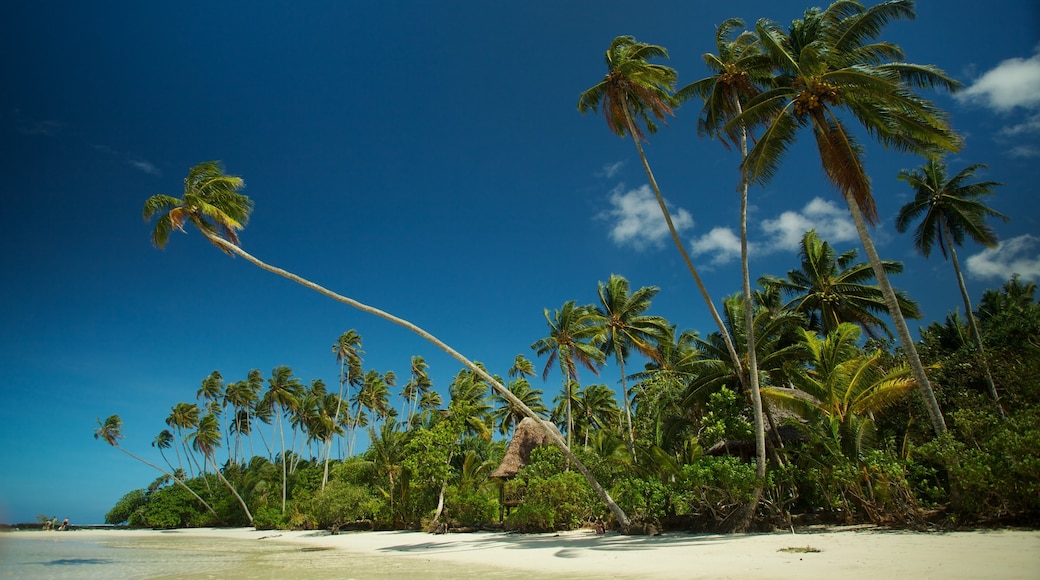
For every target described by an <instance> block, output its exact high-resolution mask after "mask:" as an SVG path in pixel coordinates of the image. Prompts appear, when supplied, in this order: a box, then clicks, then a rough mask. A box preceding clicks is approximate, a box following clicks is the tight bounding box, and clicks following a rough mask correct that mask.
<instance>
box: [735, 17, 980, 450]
mask: <svg viewBox="0 0 1040 580" xmlns="http://www.w3.org/2000/svg"><path fill="white" fill-rule="evenodd" d="M913 17H914V10H913V2H911V1H910V0H890V1H888V2H882V3H881V4H878V5H876V6H872V7H870V8H865V7H864V6H863V5H862V4H860V3H858V2H855V1H852V0H839V1H837V2H834V3H833V4H831V5H830V6H829V7H828V8H826V9H824V10H821V9H819V8H811V9H809V10H807V11H806V12H805V15H804V17H803V18H802V19H800V20H795V21H794V22H792V23H791V26H790V28H789V29H788V30H787V31H786V32H785V31H784V30H783V29H781V28H780V26H779V25H777V24H776V23H774V22H771V21H769V20H764V19H763V20H759V21H758V23H757V25H756V31H757V33H758V37H759V40H760V42H761V43H762V47H763V50H765V52H766V53H767V54H768V55H769V57H770V58H771V60H772V64H773V67H774V70H775V76H774V82H773V87H772V88H770V89H769V90H766V91H765V92H763V93H762V94H760V95H758V96H757V97H755V98H754V99H752V100H751V101H750V102H749V103H748V104H747V107H746V108H745V110H744V112H743V113H742V114H741V115H739V116H738V117H737V118H736V119H734V120H732V121H730V124H731V125H732V126H736V127H740V126H756V125H759V124H762V125H763V126H764V129H763V130H762V132H761V135H760V137H759V139H758V141H757V142H756V143H755V146H754V147H753V148H752V149H751V151H750V152H748V156H747V158H746V159H745V161H744V169H745V171H746V172H747V174H748V178H749V179H750V180H751V182H752V183H754V182H765V181H768V180H769V179H770V178H772V177H773V176H774V175H775V174H776V172H777V171H778V169H779V166H780V160H781V159H782V157H783V154H784V153H785V152H786V150H787V149H788V148H789V147H790V146H791V144H792V143H793V142H794V141H795V139H796V137H797V134H798V130H799V129H801V128H803V127H807V128H810V129H811V130H812V133H813V137H814V138H815V140H816V145H817V149H818V150H819V154H820V161H821V162H822V165H823V169H824V172H825V173H826V174H827V177H828V179H830V181H831V182H832V183H833V184H834V185H835V187H836V188H837V189H838V191H839V193H840V194H841V196H842V198H843V199H844V200H845V202H846V204H847V205H848V207H849V212H850V213H851V215H852V220H853V222H854V223H855V226H856V231H857V233H858V234H859V237H860V241H861V242H862V244H863V249H864V250H865V251H866V254H867V258H868V259H869V261H870V264H871V266H872V267H873V269H874V273H875V275H876V276H877V280H878V284H879V285H880V286H881V290H882V292H883V294H884V297H885V302H886V304H887V306H888V310H889V312H890V314H891V316H892V319H893V323H894V324H895V327H896V332H897V334H898V335H899V339H900V342H901V343H902V345H903V350H904V351H905V353H906V356H907V359H908V361H909V363H910V366H911V368H912V369H913V371H914V377H915V378H916V379H917V383H918V388H919V389H920V391H921V395H922V397H923V398H924V401H925V405H926V407H927V408H928V413H929V415H930V418H931V422H932V427H933V429H934V430H935V432H936V434H941V433H944V432H945V431H946V422H945V420H944V419H943V416H942V411H941V410H940V408H939V403H938V402H937V401H936V399H935V393H934V392H933V390H932V388H931V383H929V381H928V376H927V375H926V374H925V370H924V365H923V364H922V363H921V359H920V357H919V356H918V354H917V349H916V348H915V346H914V341H913V338H912V337H911V336H910V330H909V328H908V327H907V324H906V320H905V319H904V318H903V314H902V312H901V311H900V309H899V302H898V299H897V297H896V293H895V290H893V289H892V285H891V284H890V283H889V281H888V276H887V275H886V273H885V270H884V267H883V266H882V263H881V258H880V257H878V254H877V250H876V249H875V247H874V243H873V240H872V239H871V237H870V233H869V231H868V230H867V226H868V225H873V224H875V223H877V221H878V214H877V208H876V206H875V203H874V198H873V195H872V193H871V187H870V178H869V177H868V175H867V172H866V169H865V168H864V165H863V147H862V145H861V144H860V143H859V142H858V141H857V140H856V139H855V137H853V135H852V132H851V130H850V129H851V128H850V127H849V126H848V123H849V122H850V121H858V122H859V123H860V124H862V125H863V127H864V128H865V129H866V131H867V133H868V134H869V135H870V136H871V137H873V138H874V139H876V140H878V141H880V142H881V143H882V145H884V146H886V147H891V148H894V149H896V150H899V151H906V152H912V153H918V154H922V155H926V156H928V155H932V154H935V153H936V152H938V151H941V150H948V151H955V150H957V149H959V148H960V146H961V138H960V137H959V136H957V134H956V133H954V132H953V131H952V130H951V129H950V126H949V123H948V120H947V116H946V114H945V113H943V112H942V111H941V110H940V109H939V108H938V107H936V106H935V104H934V103H932V102H931V101H928V100H926V99H924V98H922V97H921V96H920V95H918V94H917V93H916V92H915V90H914V89H916V88H943V89H948V90H954V89H956V88H957V87H958V86H959V85H958V83H957V82H956V81H955V80H953V79H952V78H950V77H949V76H947V75H946V74H945V73H944V72H943V71H942V70H940V69H938V68H936V67H934V66H930V65H918V64H911V63H905V62H899V60H900V59H902V58H903V52H902V50H901V49H900V48H899V47H898V46H896V45H895V44H892V43H890V42H881V41H876V39H877V38H878V37H879V36H880V35H881V32H882V29H883V28H884V25H885V24H887V23H888V22H890V21H892V20H896V19H904V18H905V19H911V18H913Z"/></svg>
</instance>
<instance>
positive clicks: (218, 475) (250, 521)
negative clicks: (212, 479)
mask: <svg viewBox="0 0 1040 580" xmlns="http://www.w3.org/2000/svg"><path fill="white" fill-rule="evenodd" d="M209 462H210V465H212V466H213V472H214V473H216V474H217V477H219V478H220V481H223V482H224V485H226V486H227V488H228V489H229V490H231V493H233V494H234V495H235V499H237V500H238V503H239V505H241V506H242V511H244V512H246V517H247V518H249V525H253V514H251V513H249V508H248V507H247V506H246V502H245V500H243V499H242V496H240V495H238V490H236V489H235V486H233V485H231V482H230V481H228V480H227V478H226V477H224V474H223V473H221V472H220V468H219V467H217V462H216V461H214V460H213V458H212V457H209Z"/></svg>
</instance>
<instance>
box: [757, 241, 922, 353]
mask: <svg viewBox="0 0 1040 580" xmlns="http://www.w3.org/2000/svg"><path fill="white" fill-rule="evenodd" d="M798 256H799V259H800V260H801V266H800V268H799V269H798V270H791V271H789V272H788V273H787V278H786V279H781V278H775V277H772V276H764V277H762V279H761V280H760V283H761V284H763V285H764V286H766V287H771V288H775V289H777V290H780V291H781V292H782V293H786V294H790V295H793V296H792V298H791V299H790V300H789V301H788V302H787V304H785V305H784V308H789V309H791V310H794V311H796V312H800V313H802V314H804V315H805V316H807V317H808V319H809V327H810V328H811V329H812V330H815V331H817V332H819V333H821V334H829V333H831V332H833V331H834V330H836V329H837V328H838V325H839V324H841V323H842V322H852V323H855V324H858V325H860V326H861V327H862V328H863V330H864V331H865V332H866V333H867V336H869V337H870V338H874V339H880V338H882V336H881V335H882V333H883V334H884V335H885V336H887V337H888V338H891V337H892V332H891V331H890V330H889V329H888V327H887V326H886V325H885V323H884V321H883V320H881V318H879V317H878V314H881V313H885V312H888V303H887V302H886V300H885V297H884V294H883V293H882V291H881V288H880V287H879V286H877V285H874V284H871V282H873V281H874V280H875V279H876V276H875V272H874V269H873V267H872V266H871V265H870V264H868V263H866V262H858V263H857V262H855V259H856V250H848V251H846V252H843V253H842V254H840V255H838V254H837V252H836V251H835V250H834V248H832V247H831V245H830V244H829V243H827V242H825V241H823V240H821V239H820V238H819V236H817V235H816V230H809V231H808V232H805V235H803V236H802V242H801V248H800V249H799V250H798ZM881 267H882V269H883V270H884V271H885V272H886V273H887V274H898V273H900V272H902V271H903V264H902V263H900V262H891V261H888V260H883V261H882V262H881ZM896 301H897V303H898V304H899V310H900V312H902V314H903V316H904V317H906V318H914V319H916V318H920V317H921V314H920V311H919V309H918V306H917V303H916V302H914V301H913V300H910V298H909V297H907V296H906V294H904V293H903V292H899V293H897V294H896Z"/></svg>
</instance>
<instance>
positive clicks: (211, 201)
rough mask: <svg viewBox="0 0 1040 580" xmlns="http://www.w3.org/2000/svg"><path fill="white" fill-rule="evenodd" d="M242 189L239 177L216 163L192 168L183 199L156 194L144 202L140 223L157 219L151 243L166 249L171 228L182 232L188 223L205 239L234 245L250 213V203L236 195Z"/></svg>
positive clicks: (246, 198)
mask: <svg viewBox="0 0 1040 580" xmlns="http://www.w3.org/2000/svg"><path fill="white" fill-rule="evenodd" d="M243 187H245V182H244V181H243V180H242V178H241V177H237V176H235V175H227V174H226V173H224V168H223V167H222V166H221V164H220V162H219V161H206V162H203V163H199V164H198V165H196V166H194V167H192V168H191V169H190V170H189V171H188V176H187V177H186V178H184V195H183V197H181V198H179V199H178V198H176V197H173V196H169V195H162V194H159V195H153V196H152V197H149V198H148V200H147V201H145V204H144V212H143V216H144V220H145V221H151V220H152V218H153V217H155V216H156V215H158V216H159V220H158V221H157V222H156V223H155V229H154V230H153V231H152V243H153V244H155V246H156V247H158V248H164V247H166V243H167V242H168V241H169V240H170V233H171V232H172V231H173V230H174V229H178V230H180V231H182V232H183V231H184V222H186V221H190V222H191V223H193V224H195V227H197V228H198V229H199V231H201V232H202V233H203V234H204V235H205V236H206V237H207V238H210V237H219V238H221V239H224V240H227V241H228V242H230V243H232V244H234V245H236V246H237V245H238V231H239V230H241V229H242V228H244V227H245V226H246V224H247V223H248V222H249V214H250V213H251V212H252V211H253V202H252V201H251V200H250V199H249V198H248V197H246V196H245V195H243V194H241V193H239V192H238V190H240V189H242V188H243ZM218 247H219V246H218ZM222 249H223V248H222ZM224 251H225V252H226V251H227V250H224Z"/></svg>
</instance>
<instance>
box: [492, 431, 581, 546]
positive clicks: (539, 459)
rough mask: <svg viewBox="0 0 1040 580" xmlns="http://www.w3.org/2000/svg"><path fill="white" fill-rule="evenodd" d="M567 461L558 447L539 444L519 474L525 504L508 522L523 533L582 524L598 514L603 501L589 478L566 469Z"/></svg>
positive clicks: (571, 527) (507, 523)
mask: <svg viewBox="0 0 1040 580" xmlns="http://www.w3.org/2000/svg"><path fill="white" fill-rule="evenodd" d="M566 465H567V460H566V458H565V457H564V456H563V453H562V452H561V451H560V450H559V449H557V448H556V447H538V448H535V449H534V450H533V451H532V452H531V460H530V462H529V463H528V464H527V465H526V466H524V468H523V469H521V470H520V472H519V473H518V474H517V477H516V483H514V484H513V485H519V486H523V487H524V488H525V491H524V499H523V503H522V504H521V505H520V507H519V508H517V510H516V511H514V512H513V514H512V515H511V516H510V517H509V519H508V521H507V522H506V525H507V526H508V527H509V528H511V529H516V530H520V531H524V532H548V531H554V530H567V529H574V528H578V527H581V526H582V525H584V524H585V523H586V522H588V521H591V520H592V519H594V518H595V516H597V515H601V514H600V512H601V504H600V502H599V500H598V499H597V498H596V495H595V493H594V492H593V491H592V488H591V487H589V483H588V481H586V480H585V478H584V477H583V476H582V475H581V474H580V473H578V472H576V471H565V469H566Z"/></svg>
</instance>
